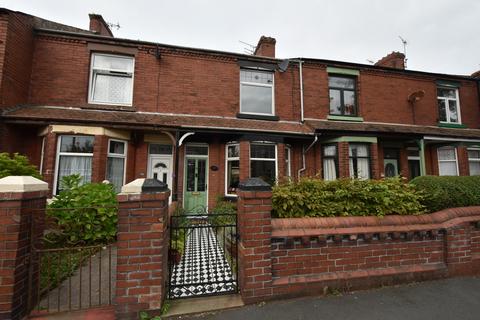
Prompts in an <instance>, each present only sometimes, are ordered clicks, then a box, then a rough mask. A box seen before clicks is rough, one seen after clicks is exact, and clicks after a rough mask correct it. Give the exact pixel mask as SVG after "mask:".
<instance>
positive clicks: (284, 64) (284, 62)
mask: <svg viewBox="0 0 480 320" xmlns="http://www.w3.org/2000/svg"><path fill="white" fill-rule="evenodd" d="M289 64H290V60H288V59H285V60H282V61H280V62H279V63H278V70H279V71H280V72H285V71H287V69H288V65H289Z"/></svg>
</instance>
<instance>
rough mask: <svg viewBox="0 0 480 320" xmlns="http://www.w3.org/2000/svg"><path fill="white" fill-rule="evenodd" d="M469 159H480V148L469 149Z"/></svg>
mask: <svg viewBox="0 0 480 320" xmlns="http://www.w3.org/2000/svg"><path fill="white" fill-rule="evenodd" d="M468 158H469V159H480V150H468Z"/></svg>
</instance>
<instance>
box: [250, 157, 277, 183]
mask: <svg viewBox="0 0 480 320" xmlns="http://www.w3.org/2000/svg"><path fill="white" fill-rule="evenodd" d="M250 172H251V176H252V178H261V179H262V180H263V181H265V182H267V183H269V184H271V185H273V184H274V183H275V180H276V174H275V161H257V160H251V161H250Z"/></svg>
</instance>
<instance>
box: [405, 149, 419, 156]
mask: <svg viewBox="0 0 480 320" xmlns="http://www.w3.org/2000/svg"><path fill="white" fill-rule="evenodd" d="M407 153H408V156H409V157H420V150H419V149H407Z"/></svg>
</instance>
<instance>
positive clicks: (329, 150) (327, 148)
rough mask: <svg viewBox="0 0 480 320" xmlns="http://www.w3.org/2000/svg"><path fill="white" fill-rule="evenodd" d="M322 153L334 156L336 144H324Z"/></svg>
mask: <svg viewBox="0 0 480 320" xmlns="http://www.w3.org/2000/svg"><path fill="white" fill-rule="evenodd" d="M323 155H324V156H331V157H334V156H336V155H337V146H324V147H323Z"/></svg>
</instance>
